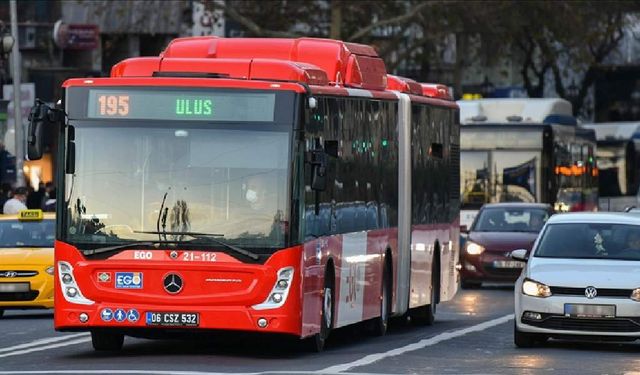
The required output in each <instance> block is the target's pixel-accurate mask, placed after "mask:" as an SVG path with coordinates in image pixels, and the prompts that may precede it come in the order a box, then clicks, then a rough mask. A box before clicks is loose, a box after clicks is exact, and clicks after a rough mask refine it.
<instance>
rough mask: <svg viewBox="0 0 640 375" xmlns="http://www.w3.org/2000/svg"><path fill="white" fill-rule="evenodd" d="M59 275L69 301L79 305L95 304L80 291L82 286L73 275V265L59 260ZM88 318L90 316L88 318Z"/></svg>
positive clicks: (63, 290) (64, 293) (65, 297)
mask: <svg viewBox="0 0 640 375" xmlns="http://www.w3.org/2000/svg"><path fill="white" fill-rule="evenodd" d="M58 277H59V278H60V285H61V286H62V285H63V286H62V295H63V296H64V299H65V300H67V302H69V303H75V304H78V305H93V304H94V302H93V301H92V300H90V299H87V298H85V296H83V295H82V292H81V291H80V287H78V284H77V283H76V280H75V277H74V276H73V267H71V265H70V264H69V263H67V262H58ZM87 319H88V318H87Z"/></svg>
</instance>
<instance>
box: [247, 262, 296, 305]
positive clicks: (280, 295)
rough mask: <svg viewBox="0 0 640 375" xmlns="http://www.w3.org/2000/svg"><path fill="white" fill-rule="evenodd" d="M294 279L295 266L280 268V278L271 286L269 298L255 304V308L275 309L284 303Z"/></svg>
mask: <svg viewBox="0 0 640 375" xmlns="http://www.w3.org/2000/svg"><path fill="white" fill-rule="evenodd" d="M291 280H293V267H285V268H281V269H279V270H278V280H276V283H275V285H274V286H273V288H271V292H270V293H269V296H268V297H267V299H266V300H265V301H264V302H262V303H261V304H258V305H253V308H254V309H255V310H266V309H275V308H278V307H280V306H282V305H284V303H285V301H286V300H287V296H288V295H289V289H290V288H291Z"/></svg>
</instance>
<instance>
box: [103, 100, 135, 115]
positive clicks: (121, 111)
mask: <svg viewBox="0 0 640 375" xmlns="http://www.w3.org/2000/svg"><path fill="white" fill-rule="evenodd" d="M98 104H100V115H102V116H115V115H119V116H127V115H129V95H99V96H98Z"/></svg>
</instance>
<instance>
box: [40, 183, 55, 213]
mask: <svg viewBox="0 0 640 375" xmlns="http://www.w3.org/2000/svg"><path fill="white" fill-rule="evenodd" d="M44 191H45V193H44V198H43V200H42V209H43V210H44V211H47V212H53V211H55V210H56V188H55V186H54V185H53V182H51V181H49V182H47V183H46V184H45V185H44Z"/></svg>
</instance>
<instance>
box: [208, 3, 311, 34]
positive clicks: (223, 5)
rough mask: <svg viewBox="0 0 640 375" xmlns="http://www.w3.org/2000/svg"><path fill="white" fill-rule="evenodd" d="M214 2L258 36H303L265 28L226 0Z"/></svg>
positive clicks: (226, 13)
mask: <svg viewBox="0 0 640 375" xmlns="http://www.w3.org/2000/svg"><path fill="white" fill-rule="evenodd" d="M213 4H214V5H215V6H216V7H218V8H220V9H222V10H223V11H224V14H225V15H227V16H229V18H231V19H233V20H234V21H236V22H238V23H239V24H241V25H242V26H244V27H246V28H247V29H248V30H249V31H250V32H251V33H252V34H254V35H256V36H269V37H275V38H297V37H300V36H301V35H298V34H295V33H290V32H286V31H276V30H265V29H263V28H262V27H260V26H259V25H258V24H257V23H255V22H253V21H252V20H250V19H249V18H247V17H245V16H243V15H242V14H240V13H238V12H237V11H236V10H235V9H234V8H233V7H230V6H227V5H226V2H222V1H218V0H214V2H213Z"/></svg>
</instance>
